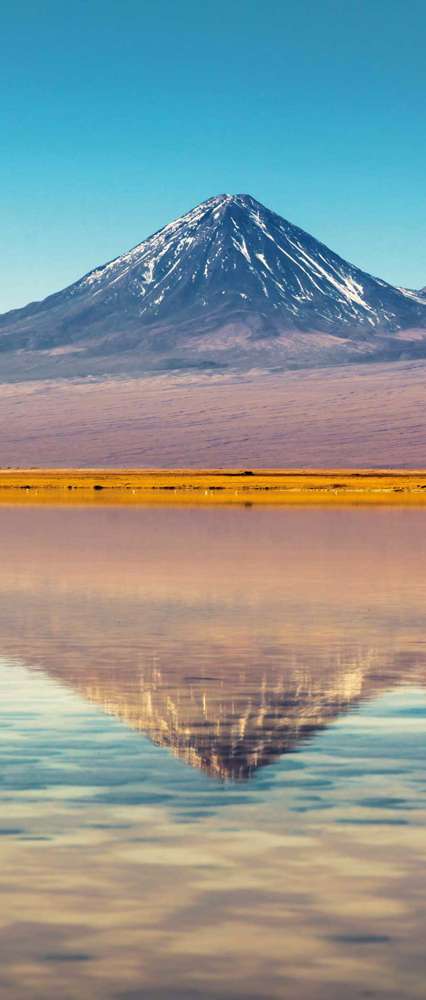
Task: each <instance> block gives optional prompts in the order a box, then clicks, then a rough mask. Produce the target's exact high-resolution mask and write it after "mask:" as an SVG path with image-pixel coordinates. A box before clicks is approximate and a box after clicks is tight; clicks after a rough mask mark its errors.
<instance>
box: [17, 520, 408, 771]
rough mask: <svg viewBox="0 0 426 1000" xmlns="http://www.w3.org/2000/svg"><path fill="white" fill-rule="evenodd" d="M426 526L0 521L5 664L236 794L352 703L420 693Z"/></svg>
mask: <svg viewBox="0 0 426 1000" xmlns="http://www.w3.org/2000/svg"><path fill="white" fill-rule="evenodd" d="M423 517H424V515H423V513H422V512H421V511H420V512H416V511H410V512H407V511H403V512H398V511H389V512H386V513H385V512H383V511H381V512H371V511H368V512H367V511H353V510H352V511H338V512H333V511H315V512H311V511H310V512H304V511H298V512H295V511H277V512H275V511H274V512H273V513H268V512H262V511H259V512H257V511H250V512H249V513H248V512H246V511H229V510H226V511H225V510H219V511H200V510H197V511H179V510H155V511H153V510H139V511H128V510H115V511H108V510H96V511H93V510H89V511H85V510H64V509H62V510H56V511H55V510H53V511H51V510H46V509H34V510H31V509H24V510H22V509H21V510H12V509H10V510H3V511H2V512H1V518H0V543H1V544H2V551H3V556H4V570H3V573H2V577H1V581H0V597H1V605H0V607H1V617H0V653H1V654H4V655H9V656H10V655H12V656H15V657H18V658H19V659H21V660H24V661H25V662H26V663H28V664H30V665H31V666H33V667H36V668H39V669H42V670H43V671H45V672H46V673H48V674H49V675H50V676H52V677H54V678H55V679H56V680H58V681H59V682H61V683H64V684H66V685H69V686H71V687H72V688H73V689H75V690H77V691H78V692H79V693H81V694H82V695H83V696H84V697H85V698H87V699H89V700H90V701H92V702H93V703H95V704H97V705H99V706H101V707H102V709H103V710H104V711H106V712H107V713H110V714H112V715H115V716H117V717H118V718H120V719H121V720H122V721H124V722H125V723H127V724H128V725H130V726H131V727H132V728H135V729H137V730H139V731H141V732H143V733H145V734H146V735H148V736H149V737H150V739H152V740H153V742H155V743H156V744H158V745H161V746H165V747H168V748H170V749H171V750H172V752H173V753H174V754H176V755H177V756H179V757H181V758H182V759H184V760H185V761H187V762H188V763H190V764H192V765H194V766H197V767H202V768H203V769H205V770H206V771H208V772H209V773H211V774H212V775H216V776H219V777H224V778H226V777H231V778H247V777H249V776H250V775H251V774H252V773H253V772H254V771H255V770H256V769H257V768H259V767H261V766H262V765H264V764H267V763H270V762H271V761H273V760H274V759H276V758H277V757H278V756H279V755H280V754H283V753H286V752H288V751H291V750H294V749H296V748H297V746H298V745H299V744H300V742H301V741H303V740H304V739H306V737H307V736H309V735H310V734H312V733H314V732H316V731H317V730H318V729H320V728H322V727H324V726H326V725H327V724H328V723H330V722H332V721H333V720H334V719H336V718H337V717H338V715H339V714H340V713H341V712H344V711H346V710H347V709H348V708H350V707H351V706H354V705H356V704H357V703H358V702H359V701H360V700H362V699H365V698H368V697H372V696H373V695H374V694H375V693H376V692H378V691H380V690H383V688H387V687H390V686H393V684H395V683H398V682H400V681H401V680H403V681H405V682H407V681H408V682H409V681H415V682H416V683H425V678H426V662H425V654H424V651H423V652H422V637H423V633H422V623H423V602H424V568H423V567H424V565H426V562H425V559H424V556H425V554H426V553H425V552H423V551H422V549H424V548H425V543H424V542H423V541H422V537H423V536H422V535H421V534H420V531H419V528H420V527H421V525H420V524H419V523H418V522H419V519H420V520H422V519H423ZM398 518H399V519H400V520H399V521H398ZM396 522H398V523H396ZM422 523H423V521H422ZM374 566H376V567H377V566H381V567H382V572H381V573H377V572H376V574H374V572H372V569H373V567H374Z"/></svg>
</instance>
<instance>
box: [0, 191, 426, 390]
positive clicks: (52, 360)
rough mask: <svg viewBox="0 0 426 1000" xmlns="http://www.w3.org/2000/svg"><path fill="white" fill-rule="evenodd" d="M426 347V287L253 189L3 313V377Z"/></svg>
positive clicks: (371, 354)
mask: <svg viewBox="0 0 426 1000" xmlns="http://www.w3.org/2000/svg"><path fill="white" fill-rule="evenodd" d="M425 356H426V299H425V297H424V294H422V293H418V292H413V291H410V290H408V289H403V288H396V287H393V286H392V285H389V284H387V283H386V282H385V281H382V280H380V279H379V278H375V277H372V276H371V275H370V274H367V273H365V272H364V271H361V270H360V269H358V268H356V267H354V266H353V265H352V264H349V263H347V262H346V261H345V260H343V259H342V258H341V257H339V256H338V255H337V254H335V253H333V252H332V251H331V250H329V249H328V248H327V247H326V246H324V244H322V243H320V242H318V240H316V239H315V238H314V237H312V236H310V235H309V234H308V233H306V232H304V231H303V230H302V229H299V228H298V227H297V226H295V225H293V224H292V223H290V222H287V221H286V220H285V219H283V218H281V216H279V215H277V214H276V213H275V212H272V211H270V210H269V209H267V208H265V207H264V206H263V205H261V204H260V202H258V201H256V200H255V199H254V198H252V197H251V196H250V195H245V194H238V195H228V194H224V195H219V196H217V197H214V198H210V199H209V200H208V201H205V202H203V203H202V204H201V205H199V206H198V207H197V208H194V209H193V210H192V211H190V212H188V213H187V214H186V215H184V216H182V217H181V218H179V219H177V220H176V221H174V222H171V223H169V224H168V225H166V226H164V228H163V229H161V230H159V231H158V232H157V233H155V234H154V235H153V236H150V237H149V238H148V239H146V240H144V241H143V242H142V243H140V244H138V246H136V247H134V249H132V250H130V251H129V252H127V253H125V254H122V255H121V256H120V257H117V258H116V259H115V260H112V261H110V262H109V263H107V264H103V265H102V266H99V267H96V268H95V269H94V270H93V271H90V272H89V273H88V274H86V275H85V276H84V277H83V278H81V279H80V280H79V281H77V282H75V283H74V284H72V285H70V286H69V287H68V288H66V289H64V290H63V291H61V292H58V293H56V294H54V295H50V296H49V297H48V298H47V299H45V300H44V301H42V302H36V303H31V304H30V305H27V306H26V307H24V308H23V309H17V310H13V311H12V312H8V313H6V314H4V315H3V316H1V317H0V377H2V378H3V380H8V379H15V378H16V379H21V378H34V377H43V378H45V377H50V376H52V377H54V376H55V375H60V376H84V375H91V374H92V375H101V374H102V375H105V374H135V373H137V374H142V373H144V372H153V371H171V370H176V369H183V370H185V369H188V370H191V369H198V370H208V369H214V370H228V371H247V370H250V369H253V368H261V369H266V370H267V369H275V370H277V369H278V370H279V369H280V368H302V367H303V368H306V367H308V368H309V367H311V368H313V367H319V366H323V365H335V364H345V363H350V362H353V361H379V360H380V361H388V360H389V361H391V360H399V359H404V360H405V359H410V358H419V357H425Z"/></svg>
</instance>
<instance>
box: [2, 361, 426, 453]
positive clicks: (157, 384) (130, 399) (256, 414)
mask: <svg viewBox="0 0 426 1000" xmlns="http://www.w3.org/2000/svg"><path fill="white" fill-rule="evenodd" d="M425 384H426V362H424V361H421V360H419V361H406V362H402V361H401V362H394V363H393V364H369V365H363V364H359V365H348V366H345V367H343V368H324V369H321V370H315V371H314V370H309V371H308V370H303V371H294V372H279V373H274V374H265V373H255V372H253V373H250V374H247V375H240V376H236V375H234V376H231V375H207V374H205V375H200V374H197V375H193V376H190V375H183V374H182V375H156V376H147V377H144V378H134V379H128V378H125V379H112V378H108V379H100V380H89V379H81V380H73V381H61V380H55V381H44V382H26V383H15V384H3V385H1V386H0V466H1V467H3V468H7V467H8V466H9V467H13V468H19V467H21V468H34V467H43V466H45V467H51V468H54V467H56V468H60V467H63V468H68V467H74V468H83V467H86V468H87V467H92V468H93V467H98V468H99V467H104V468H106V467H109V468H114V467H116V468H126V467H128V468H135V467H139V468H140V467H142V468H163V469H167V468H210V469H213V468H216V469H217V468H228V469H229V468H238V467H248V468H251V467H254V468H263V469H265V468H270V469H271V468H299V469H300V468H338V467H340V468H348V469H349V468H376V469H380V468H382V469H383V468H399V469H404V468H406V469H410V468H412V469H413V468H424V467H425V466H426V407H425Z"/></svg>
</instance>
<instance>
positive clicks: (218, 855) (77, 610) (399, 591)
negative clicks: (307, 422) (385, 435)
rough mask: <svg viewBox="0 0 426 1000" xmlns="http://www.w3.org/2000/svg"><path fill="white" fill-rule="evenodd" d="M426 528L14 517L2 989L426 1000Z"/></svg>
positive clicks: (367, 521) (205, 515)
mask: <svg viewBox="0 0 426 1000" xmlns="http://www.w3.org/2000/svg"><path fill="white" fill-rule="evenodd" d="M425 529H426V512H425V511H422V510H420V509H402V508H401V509H374V510H367V509H355V508H354V509H350V508H346V509H343V508H340V509H285V508H277V509H272V510H269V509H262V508H257V507H256V506H251V505H249V506H245V507H244V506H242V507H238V508H235V509H230V508H226V507H224V508H220V507H218V508H206V509H202V508H194V509H191V508H189V507H186V508H179V507H170V508H166V507H157V508H156V507H145V508H144V507H140V508H131V509H129V508H127V509H126V508H124V507H123V508H120V507H111V508H99V509H97V508H95V507H91V508H84V507H70V508H64V507H63V508H59V507H56V508H55V507H30V506H28V507H7V506H4V507H1V508H0V551H1V554H2V566H1V574H0V715H1V732H0V735H1V770H0V782H1V788H0V794H1V818H0V890H1V898H2V907H1V913H0V923H1V932H0V994H1V996H2V997H5V998H7V1000H27V998H28V1000H57V998H58V997H60V998H61V1000H86V998H87V1000H89V998H96V1000H97V998H107V1000H110V998H114V1000H148V998H149V1000H165V998H173V1000H174V998H176V1000H196V998H197V1000H201V998H203V1000H246V998H248V1000H253V998H256V1000H282V998H284V997H286V998H287V997H288V998H289V1000H342V997H344V998H345V1000H355V998H367V997H378V998H392V1000H393V998H394V1000H402V998H403V1000H417V998H419V1000H420V998H423V997H424V983H425V975H426V959H425V949H424V928H425V919H426V893H425V889H426V876H425V871H426V836H425V826H426V782H425V763H426V739H425V736H426V627H425V625H426V530H425Z"/></svg>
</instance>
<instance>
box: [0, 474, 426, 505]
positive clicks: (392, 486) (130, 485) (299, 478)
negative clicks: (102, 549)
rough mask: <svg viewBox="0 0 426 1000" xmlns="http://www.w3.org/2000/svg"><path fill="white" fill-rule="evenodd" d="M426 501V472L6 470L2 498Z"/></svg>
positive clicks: (92, 501) (8, 501)
mask: <svg viewBox="0 0 426 1000" xmlns="http://www.w3.org/2000/svg"><path fill="white" fill-rule="evenodd" d="M49 503H50V504H53V505H56V504H72V505H76V504H77V505H79V504H80V505H87V504H90V505H92V504H102V505H104V504H109V505H114V504H117V505H123V504H124V505H143V504H191V505H200V504H202V505H219V504H262V505H269V506H270V505H275V506H276V505H281V506H294V505H297V506H313V505H323V506H324V505H326V506H329V505H331V506H339V505H343V506H346V505H368V506H370V505H373V506H396V505H397V506H426V470H399V469H386V470H383V471H382V470H368V469H360V470H358V469H328V470H321V469H320V470H316V469H315V470H309V469H301V470H294V469H222V470H214V469H211V470H208V469H171V470H162V469H0V504H49Z"/></svg>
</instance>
